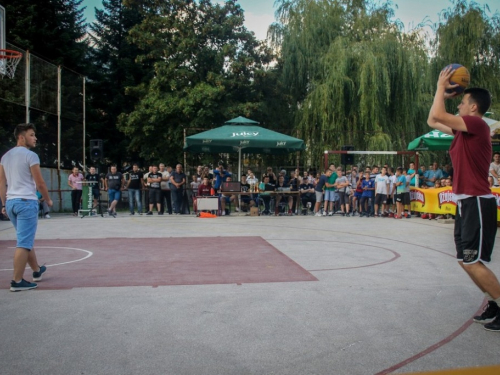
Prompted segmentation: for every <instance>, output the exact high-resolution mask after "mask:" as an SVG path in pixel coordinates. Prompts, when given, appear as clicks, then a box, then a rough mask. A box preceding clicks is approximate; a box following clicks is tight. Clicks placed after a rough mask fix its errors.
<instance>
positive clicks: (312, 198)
mask: <svg viewBox="0 0 500 375" xmlns="http://www.w3.org/2000/svg"><path fill="white" fill-rule="evenodd" d="M304 173H307V172H304ZM299 191H300V200H301V202H302V215H307V208H308V207H309V211H310V212H311V213H313V212H314V205H315V203H316V194H315V193H314V185H313V184H312V183H310V182H309V180H308V179H307V178H304V179H303V180H302V183H301V184H300V186H299Z"/></svg>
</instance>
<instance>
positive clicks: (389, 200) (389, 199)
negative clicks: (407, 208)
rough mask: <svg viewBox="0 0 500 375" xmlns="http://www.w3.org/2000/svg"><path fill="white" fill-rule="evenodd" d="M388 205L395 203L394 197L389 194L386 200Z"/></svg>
mask: <svg viewBox="0 0 500 375" xmlns="http://www.w3.org/2000/svg"><path fill="white" fill-rule="evenodd" d="M386 204H387V205H393V204H394V199H392V196H391V195H389V196H388V197H387V202H386Z"/></svg>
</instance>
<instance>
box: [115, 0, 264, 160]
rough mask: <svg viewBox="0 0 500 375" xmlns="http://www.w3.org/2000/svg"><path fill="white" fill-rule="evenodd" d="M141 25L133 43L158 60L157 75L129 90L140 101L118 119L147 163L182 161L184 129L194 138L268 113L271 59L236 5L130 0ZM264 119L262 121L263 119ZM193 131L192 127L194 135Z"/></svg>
mask: <svg viewBox="0 0 500 375" xmlns="http://www.w3.org/2000/svg"><path fill="white" fill-rule="evenodd" d="M125 4H127V5H129V6H137V7H140V13H141V14H142V16H143V17H144V19H143V21H142V22H141V23H140V24H138V25H137V26H135V27H133V28H132V29H131V31H130V39H131V41H132V42H133V43H134V44H136V45H137V46H138V47H139V48H141V49H142V50H143V53H142V54H141V55H140V56H138V59H137V61H138V62H139V63H141V64H144V63H152V66H153V69H152V70H151V74H152V75H153V77H152V78H151V79H150V80H149V81H148V82H147V83H143V84H140V85H137V86H135V87H130V88H128V89H127V93H128V94H129V95H134V96H137V97H138V98H140V101H139V102H138V104H137V105H136V106H135V108H134V110H133V111H132V112H130V113H124V114H122V116H121V117H120V121H119V124H118V126H119V129H120V130H121V131H123V132H124V133H125V134H126V135H127V136H129V137H130V138H131V143H130V145H129V149H130V150H132V151H137V152H139V153H140V155H141V156H142V157H143V158H145V159H147V160H155V161H157V160H163V161H166V162H170V163H173V162H175V161H178V160H181V155H182V146H183V129H187V131H188V132H189V133H188V135H190V134H192V133H194V132H199V131H200V130H202V129H209V128H212V127H215V126H219V125H221V124H222V123H223V122H224V121H226V120H228V119H230V118H233V117H236V116H238V115H243V116H246V117H251V118H254V115H257V114H258V115H259V117H260V115H261V114H262V113H264V112H266V109H265V105H264V104H263V102H264V99H265V98H263V91H261V87H259V86H258V85H256V84H255V82H256V81H257V82H260V81H261V80H265V78H264V77H265V76H266V75H267V72H266V65H267V64H269V63H270V62H271V59H272V55H271V53H270V51H269V49H268V48H266V47H265V46H264V45H263V44H260V43H259V42H258V41H257V40H256V39H255V37H254V35H253V33H250V32H249V31H247V30H246V29H245V27H244V26H243V20H244V16H243V10H242V9H241V8H240V6H239V5H238V4H237V3H236V1H235V0H230V1H227V2H225V3H224V5H219V4H212V3H211V2H210V1H209V0H201V1H194V0H169V1H165V0H149V1H142V0H141V1H139V0H128V1H126V2H125ZM261 121H262V120H261ZM191 129H192V130H191Z"/></svg>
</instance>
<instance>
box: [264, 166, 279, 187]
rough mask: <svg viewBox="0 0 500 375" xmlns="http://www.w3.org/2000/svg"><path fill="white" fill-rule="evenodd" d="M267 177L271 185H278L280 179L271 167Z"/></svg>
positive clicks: (268, 169) (267, 171) (268, 168)
mask: <svg viewBox="0 0 500 375" xmlns="http://www.w3.org/2000/svg"><path fill="white" fill-rule="evenodd" d="M266 176H268V177H269V183H270V184H271V185H276V183H277V182H278V177H276V175H275V174H274V172H273V169H272V168H271V167H267V170H266Z"/></svg>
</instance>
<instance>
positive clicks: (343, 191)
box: [335, 169, 350, 216]
mask: <svg viewBox="0 0 500 375" xmlns="http://www.w3.org/2000/svg"><path fill="white" fill-rule="evenodd" d="M337 176H338V177H337V180H336V183H335V186H336V188H337V194H338V195H339V201H340V210H341V211H342V216H350V215H349V198H348V197H349V191H348V190H347V189H348V186H349V181H348V180H347V177H346V176H343V175H342V169H337Z"/></svg>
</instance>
